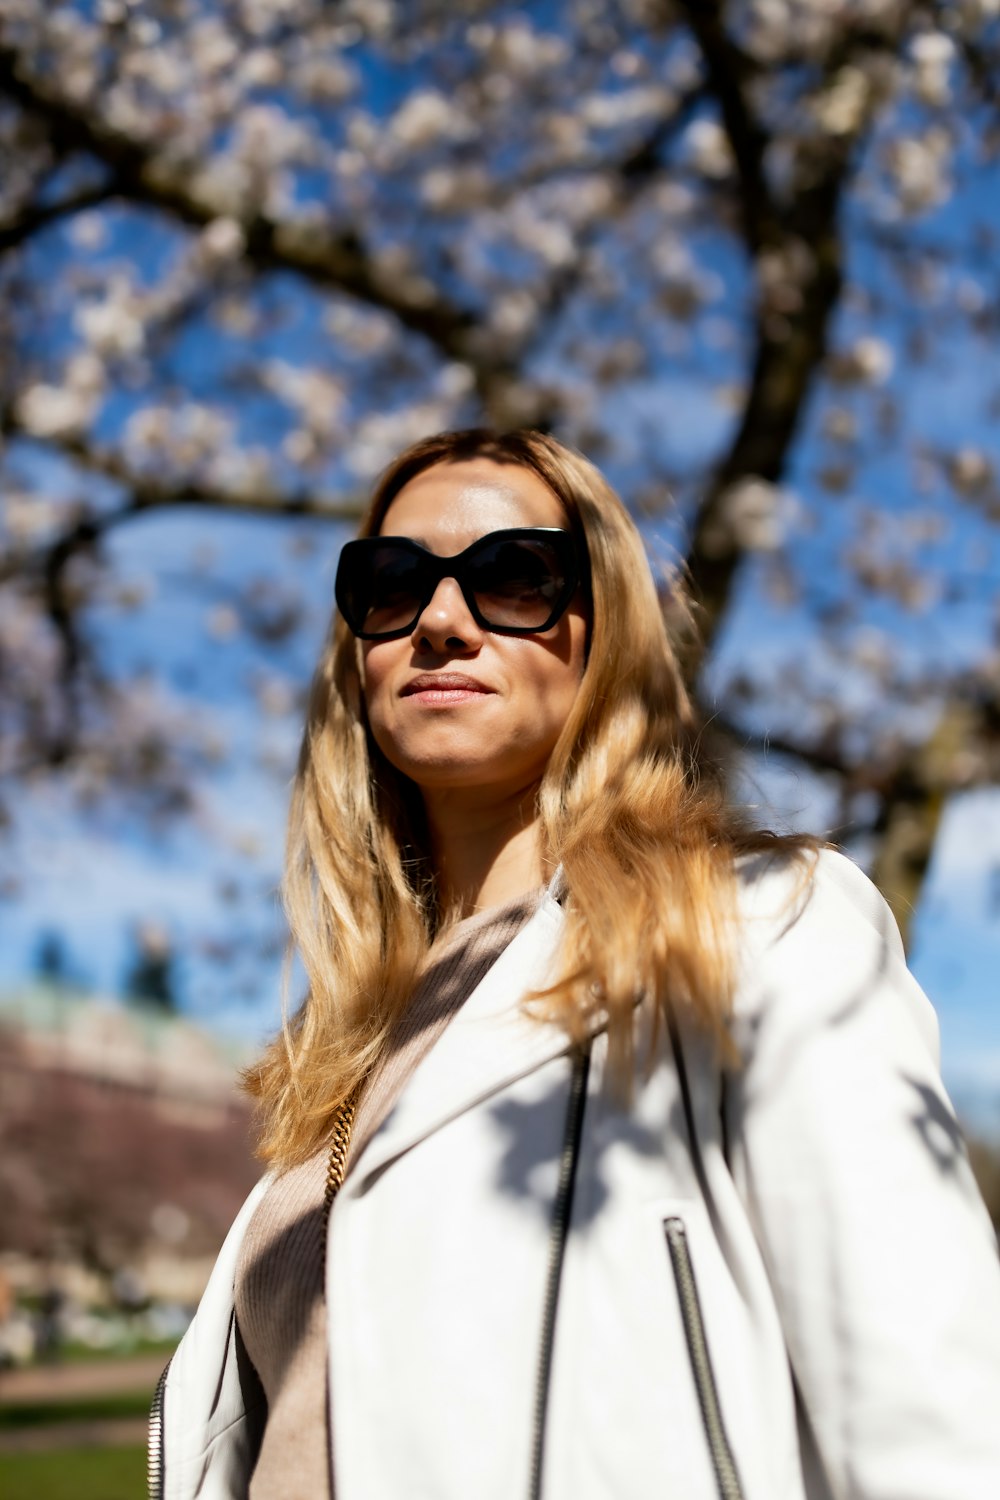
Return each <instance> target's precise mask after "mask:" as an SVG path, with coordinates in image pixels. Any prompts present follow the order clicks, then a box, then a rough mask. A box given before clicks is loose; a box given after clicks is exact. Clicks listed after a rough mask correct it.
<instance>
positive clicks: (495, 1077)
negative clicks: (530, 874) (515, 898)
mask: <svg viewBox="0 0 1000 1500" xmlns="http://www.w3.org/2000/svg"><path fill="white" fill-rule="evenodd" d="M562 929H563V914H562V910H561V908H560V906H559V902H558V900H557V899H556V897H555V895H554V894H553V888H552V887H550V888H549V891H548V892H547V893H546V895H545V896H544V897H543V898H542V901H541V903H540V905H539V907H538V910H537V911H536V912H535V913H534V915H533V916H532V917H531V918H530V919H529V921H528V922H526V923H525V925H524V927H522V928H521V931H520V932H519V933H518V934H517V936H516V937H514V938H513V939H512V941H511V942H510V944H509V945H508V946H507V947H506V948H505V949H504V951H503V953H501V955H500V957H499V958H498V959H497V961H496V963H494V964H493V965H492V967H491V968H490V969H488V970H487V972H486V974H485V975H484V976H483V978H482V980H481V981H480V982H479V984H478V985H477V986H476V988H475V989H474V990H473V991H472V994H471V995H470V996H469V997H468V999H467V1000H466V1001H465V1004H464V1005H463V1006H462V1008H461V1010H459V1012H458V1013H457V1015H456V1016H455V1017H454V1018H453V1019H452V1020H451V1021H450V1022H449V1023H448V1025H447V1026H446V1028H445V1030H444V1031H443V1032H442V1034H441V1036H440V1037H439V1038H438V1040H437V1042H436V1043H435V1045H434V1047H433V1048H432V1049H431V1051H430V1052H429V1053H428V1054H427V1056H426V1057H425V1058H423V1060H422V1061H421V1063H420V1066H419V1067H418V1068H417V1069H416V1071H415V1072H414V1074H413V1076H412V1077H411V1078H410V1079H409V1081H408V1082H407V1085H406V1087H405V1089H404V1090H403V1092H402V1094H401V1095H400V1097H399V1099H398V1101H397V1103H396V1105H395V1107H394V1108H393V1109H392V1111H391V1112H390V1114H389V1115H388V1117H387V1118H386V1119H385V1120H384V1121H383V1122H382V1124H381V1125H380V1126H379V1128H378V1130H377V1131H376V1132H375V1134H374V1135H373V1136H372V1138H371V1140H369V1141H368V1142H367V1144H366V1145H365V1147H364V1149H363V1150H362V1152H361V1154H360V1156H359V1157H358V1159H357V1160H356V1161H355V1162H353V1163H352V1164H351V1166H350V1167H349V1168H348V1172H347V1176H346V1178H345V1181H344V1186H343V1189H342V1193H343V1194H344V1195H345V1196H346V1195H349V1194H350V1193H352V1192H353V1193H359V1192H363V1191H364V1188H365V1186H366V1185H367V1183H368V1182H369V1181H370V1180H371V1179H372V1177H373V1176H374V1174H375V1173H377V1172H379V1171H380V1170H381V1169H382V1168H383V1167H385V1166H387V1165H388V1163H389V1162H391V1161H393V1160H394V1159H395V1158H396V1157H398V1156H401V1155H402V1153H403V1152H404V1151H408V1150H409V1149H410V1147H411V1146H415V1145H416V1144H417V1142H418V1141H421V1140H423V1139H424V1138H425V1137H426V1136H428V1135H430V1134H431V1133H432V1132H433V1131H435V1130H437V1129H439V1128H440V1127H441V1126H442V1125H444V1124H445V1123H446V1122H447V1121H448V1120H452V1119H454V1118H455V1117H456V1115H459V1114H462V1113H463V1111H465V1110H467V1109H470V1108H472V1106H473V1105H475V1104H478V1103H479V1102H480V1101H481V1100H483V1099H485V1098H488V1097H489V1095H491V1094H494V1093H496V1092H497V1091H498V1090H499V1089H502V1088H504V1087H505V1085H507V1084H508V1083H511V1082H513V1081H514V1079H516V1078H520V1077H523V1076H524V1074H526V1073H530V1072H532V1071H534V1069H535V1068H538V1067H540V1066H541V1064H542V1063H544V1062H547V1061H548V1060H549V1059H550V1058H553V1057H558V1056H559V1055H560V1054H561V1053H563V1052H568V1051H569V1049H570V1046H571V1042H570V1039H569V1037H568V1036H567V1035H566V1032H565V1031H564V1030H563V1029H562V1027H560V1026H556V1025H555V1024H554V1023H552V1022H548V1021H539V1020H536V1019H534V1018H533V1017H531V1016H529V1015H526V1014H525V1013H524V1010H523V1008H522V1005H521V1001H522V1000H523V998H524V995H525V994H526V993H527V992H528V991H530V990H532V989H537V988H539V987H540V986H542V985H544V984H545V983H547V982H548V981H549V980H550V979H551V978H552V977H553V974H554V960H555V959H556V956H557V952H558V947H559V939H560V937H561V935H562Z"/></svg>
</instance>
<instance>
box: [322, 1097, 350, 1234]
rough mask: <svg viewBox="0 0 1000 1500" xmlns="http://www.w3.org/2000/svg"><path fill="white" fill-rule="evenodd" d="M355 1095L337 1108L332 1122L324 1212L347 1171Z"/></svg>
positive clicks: (338, 1189) (330, 1204)
mask: <svg viewBox="0 0 1000 1500" xmlns="http://www.w3.org/2000/svg"><path fill="white" fill-rule="evenodd" d="M356 1098H357V1096H356V1095H355V1094H352V1095H351V1097H350V1099H347V1100H345V1101H344V1103H343V1104H342V1105H341V1106H340V1108H339V1109H338V1110H337V1116H336V1119H335V1120H334V1122H333V1136H332V1139H331V1141H330V1155H329V1158H328V1160H327V1165H326V1190H325V1191H324V1193H323V1208H324V1211H325V1212H326V1213H329V1212H330V1209H331V1207H332V1205H333V1200H334V1198H336V1196H337V1194H338V1193H339V1192H340V1188H341V1185H342V1183H343V1181H344V1174H345V1172H346V1171H347V1152H348V1150H349V1148H350V1144H351V1131H352V1129H353V1127H354V1110H355V1101H356Z"/></svg>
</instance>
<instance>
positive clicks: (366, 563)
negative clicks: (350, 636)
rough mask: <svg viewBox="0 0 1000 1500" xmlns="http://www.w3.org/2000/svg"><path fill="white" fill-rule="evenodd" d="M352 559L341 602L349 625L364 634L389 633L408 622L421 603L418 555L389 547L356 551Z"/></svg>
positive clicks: (420, 569)
mask: <svg viewBox="0 0 1000 1500" xmlns="http://www.w3.org/2000/svg"><path fill="white" fill-rule="evenodd" d="M351 562H352V567H351V571H350V576H349V577H348V579H347V580H346V587H345V590H344V601H343V602H344V606H345V609H344V612H345V614H346V615H347V619H348V623H349V624H350V625H351V628H352V629H353V630H356V631H358V632H360V633H363V634H365V635H390V634H392V632H393V631H396V630H405V629H406V627H407V626H408V625H411V624H412V623H413V621H414V620H415V619H416V617H417V615H418V614H419V613H420V608H421V605H422V602H423V595H422V592H421V590H422V586H423V580H424V574H425V569H424V565H423V563H422V562H421V559H420V557H419V556H418V555H417V554H416V553H414V552H407V551H405V550H404V549H403V548H401V547H392V546H388V547H377V548H374V549H372V550H371V551H368V552H363V551H359V552H358V553H357V554H356V561H355V558H354V557H352V559H351Z"/></svg>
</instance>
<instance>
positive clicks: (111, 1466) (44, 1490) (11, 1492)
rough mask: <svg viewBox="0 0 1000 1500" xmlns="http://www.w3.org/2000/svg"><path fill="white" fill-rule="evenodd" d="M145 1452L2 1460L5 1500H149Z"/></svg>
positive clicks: (73, 1452) (70, 1452)
mask: <svg viewBox="0 0 1000 1500" xmlns="http://www.w3.org/2000/svg"><path fill="white" fill-rule="evenodd" d="M145 1494H146V1450H145V1448H70V1449H65V1450H63V1451H62V1452H59V1453H9V1454H6V1455H0V1495H2V1496H3V1500H144V1496H145Z"/></svg>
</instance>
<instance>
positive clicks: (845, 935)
mask: <svg viewBox="0 0 1000 1500" xmlns="http://www.w3.org/2000/svg"><path fill="white" fill-rule="evenodd" d="M800 877H802V878H800ZM744 878H745V885H746V894H747V921H746V924H745V933H746V941H747V950H748V951H747V954H746V962H745V968H744V976H745V977H744V979H743V981H742V983H741V986H740V989H739V993H738V998H737V1004H736V1033H737V1039H738V1041H739V1043H740V1045H741V1048H742V1051H743V1058H744V1066H743V1068H742V1070H741V1072H740V1073H739V1074H738V1076H737V1078H736V1081H735V1086H734V1087H733V1089H732V1090H731V1093H730V1099H729V1104H728V1106H727V1109H728V1111H729V1120H728V1126H729V1131H730V1139H731V1159H732V1168H733V1175H734V1178H735V1180H736V1183H737V1186H738V1187H739V1188H740V1190H741V1193H742V1195H743V1197H744V1201H745V1204H746V1207H747V1209H748V1212H749V1215H750V1218H751V1222H752V1224H753V1227H754V1231H755V1233H756V1236H757V1239H758V1242H759V1244H760V1247H761V1251H762V1254H763V1257H764V1261H765V1265H766V1267H767V1271H768V1274H769V1276H770V1279H771V1283H772V1287H773V1291H774V1295H775V1298H776V1301H777V1305H778V1309H779V1314H780V1317H781V1320H782V1324H783V1328H784V1332H785V1339H786V1344H787V1348H788V1352H789V1358H790V1361H791V1366H792V1370H793V1373H794V1376H795V1380H796V1384H797V1388H798V1391H799V1395H800V1398H801V1402H802V1405H803V1407H804V1411H805V1417H806V1422H807V1427H808V1429H809V1431H810V1433H811V1439H812V1441H813V1442H814V1444H815V1450H816V1454H817V1455H818V1460H819V1463H820V1465H821V1467H822V1470H823V1474H824V1477H825V1483H826V1485H827V1486H828V1487H829V1490H830V1493H831V1494H832V1495H833V1496H834V1497H835V1500H996V1497H997V1496H1000V1415H998V1414H1000V1264H998V1260H997V1245H996V1239H995V1236H994V1233H993V1229H992V1226H991V1224H990V1222H989V1218H988V1216H987V1214H986V1211H985V1208H984V1206H983V1204H982V1201H981V1199H980V1197H979V1194H978V1192H977V1189H976V1186H975V1183H974V1180H973V1178H972V1174H971V1171H970V1168H969V1164H968V1160H967V1157H966V1152H965V1148H964V1144H963V1141H962V1138H961V1134H960V1131H959V1128H958V1126H957V1124H956V1121H955V1116H954V1113H953V1110H952V1107H951V1104H950V1102H949V1100H948V1097H947V1095H946V1093H945V1091H944V1088H943V1086H942V1083H941V1079H940V1076H939V1071H938V1055H937V1024H936V1018H935V1017H934V1013H933V1011H932V1009H931V1007H930V1004H929V1002H928V1001H927V999H926V997H925V996H924V994H923V992H922V991H921V990H920V988H919V986H918V985H917V983H916V981H915V980H914V979H913V978H912V976H911V975H910V974H909V973H908V971H907V969H906V965H905V962H904V959H903V951H902V945H901V943H900V940H899V934H898V931H897V929H896V926H895V923H894V921H893V918H892V916H891V914H890V912H889V909H888V907H887V906H886V904H885V902H884V901H883V900H882V898H881V896H880V895H879V894H878V893H877V891H876V890H875V888H874V887H873V886H872V885H871V884H870V882H869V881H868V880H867V879H866V878H865V876H864V875H862V874H861V872H860V871H859V870H857V869H856V867H855V866H853V865H852V864H851V863H850V862H849V861H847V860H846V859H844V858H843V857H842V856H840V855H835V854H832V853H827V852H824V853H823V854H821V855H820V856H819V861H818V864H817V867H816V869H815V871H814V872H813V873H812V874H811V875H810V874H809V872H808V870H806V871H805V872H802V871H801V870H800V871H799V873H798V874H797V873H796V872H795V871H794V870H792V871H789V870H786V871H785V872H784V873H774V871H773V869H772V872H771V873H770V874H764V875H762V876H755V875H754V874H753V873H752V872H751V873H750V874H749V875H745V877H744ZM776 932H777V936H775V933H776Z"/></svg>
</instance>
